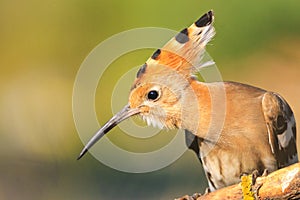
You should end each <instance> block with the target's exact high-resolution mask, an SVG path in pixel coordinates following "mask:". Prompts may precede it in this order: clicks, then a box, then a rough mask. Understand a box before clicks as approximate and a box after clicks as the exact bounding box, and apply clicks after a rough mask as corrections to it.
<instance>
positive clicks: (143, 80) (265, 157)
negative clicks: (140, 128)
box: [77, 10, 298, 191]
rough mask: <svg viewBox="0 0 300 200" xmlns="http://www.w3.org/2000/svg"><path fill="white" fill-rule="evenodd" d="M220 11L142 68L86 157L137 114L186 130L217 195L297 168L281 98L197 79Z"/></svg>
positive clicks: (291, 126)
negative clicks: (246, 176) (248, 178)
mask: <svg viewBox="0 0 300 200" xmlns="http://www.w3.org/2000/svg"><path fill="white" fill-rule="evenodd" d="M213 22H214V13H213V11H212V10H210V11H208V12H207V13H205V14H204V15H203V16H201V17H200V18H199V19H198V20H196V21H195V22H194V23H193V24H192V25H191V26H189V27H187V28H184V29H183V30H181V31H180V32H179V33H178V34H177V35H175V36H174V37H173V38H171V40H170V41H169V42H167V43H166V44H165V45H164V46H163V47H162V48H160V49H157V50H156V51H155V52H154V53H153V54H152V56H151V57H150V58H149V59H148V60H147V61H146V62H145V64H143V65H142V66H141V67H140V68H139V70H138V72H137V74H136V78H135V80H134V82H133V84H132V87H131V89H130V92H129V98H128V104H127V105H125V106H124V108H123V109H122V110H121V111H119V112H118V113H117V114H115V115H114V116H113V117H112V118H111V119H110V120H109V121H108V122H106V123H105V124H104V125H103V126H102V127H101V128H100V129H99V130H98V131H97V132H96V134H95V135H94V136H93V137H92V138H91V139H90V141H89V142H88V143H87V144H86V146H85V147H84V148H83V150H82V151H81V153H80V155H79V157H78V158H77V159H80V158H81V157H82V156H83V155H85V154H86V153H87V152H88V150H89V149H90V148H91V147H92V146H93V145H94V144H95V143H96V142H97V141H98V140H99V139H100V138H102V137H103V136H104V135H105V134H106V133H108V132H109V131H110V130H111V129H112V128H114V127H115V126H117V125H118V124H119V123H120V122H122V121H124V120H125V119H127V118H129V117H131V116H136V115H138V116H140V117H141V118H142V119H143V120H145V121H146V122H147V124H148V125H153V126H157V127H159V128H166V129H183V130H184V131H185V139H186V144H187V147H188V148H189V149H191V150H192V151H194V152H195V153H196V155H197V157H198V158H199V160H200V162H201V163H202V166H203V169H204V172H205V176H206V178H207V182H208V186H209V189H210V191H214V190H217V189H220V188H223V187H226V186H229V185H232V184H236V183H238V182H239V181H240V176H241V174H243V173H252V172H253V171H254V170H257V171H258V172H259V173H261V174H262V173H263V171H265V170H268V172H272V171H275V170H277V169H279V168H283V167H285V166H288V165H291V164H293V163H296V162H298V156H297V149H296V122H295V118H294V114H293V111H292V109H291V107H290V106H289V104H288V103H287V102H286V100H285V99H284V98H283V97H282V96H280V95H279V94H277V93H275V92H272V91H267V90H264V89H261V88H258V87H255V86H250V85H247V84H243V83H238V82H232V81H217V82H203V81H200V80H199V79H198V77H197V73H198V72H199V71H200V70H201V69H203V68H205V67H207V66H209V65H213V64H214V61H212V60H210V61H204V59H203V57H204V54H205V47H206V45H207V44H208V42H209V41H210V40H211V39H212V38H213V37H214V35H215V28H214V26H213Z"/></svg>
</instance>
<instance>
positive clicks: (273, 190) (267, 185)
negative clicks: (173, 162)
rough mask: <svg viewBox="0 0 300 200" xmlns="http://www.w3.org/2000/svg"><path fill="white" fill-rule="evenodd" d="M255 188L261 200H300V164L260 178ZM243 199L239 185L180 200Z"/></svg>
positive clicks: (180, 199)
mask: <svg viewBox="0 0 300 200" xmlns="http://www.w3.org/2000/svg"><path fill="white" fill-rule="evenodd" d="M253 187H258V188H259V189H258V190H257V192H256V194H257V196H258V197H259V199H300V163H296V164H294V165H291V166H288V167H285V168H282V169H279V170H277V171H275V172H272V173H271V174H269V175H268V176H265V177H258V178H257V179H256V182H255V185H254V186H253ZM242 198H243V193H242V187H241V184H240V183H239V184H236V185H232V186H229V187H226V188H222V189H219V190H217V191H214V192H211V193H208V194H205V195H201V196H198V197H195V196H194V198H193V197H190V196H188V195H186V196H184V197H181V198H179V199H178V200H189V199H196V200H204V199H205V200H223V199H242Z"/></svg>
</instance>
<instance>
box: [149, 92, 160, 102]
mask: <svg viewBox="0 0 300 200" xmlns="http://www.w3.org/2000/svg"><path fill="white" fill-rule="evenodd" d="M158 96H159V95H158V92H157V91H156V90H151V91H150V92H149V93H148V95H147V97H148V99H149V100H156V99H157V98H158Z"/></svg>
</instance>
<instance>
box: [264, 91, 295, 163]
mask: <svg viewBox="0 0 300 200" xmlns="http://www.w3.org/2000/svg"><path fill="white" fill-rule="evenodd" d="M262 108H263V113H264V116H265V120H266V124H267V128H268V135H269V144H270V146H271V150H272V152H273V154H274V156H275V158H276V160H277V163H278V167H279V168H281V167H285V166H288V165H290V164H293V163H295V162H298V156H297V149H296V122H295V118H294V114H293V111H292V110H291V108H290V106H289V105H288V104H287V102H286V101H285V100H284V99H283V98H282V97H281V96H280V95H278V94H276V93H272V92H267V93H265V95H264V96H263V99H262Z"/></svg>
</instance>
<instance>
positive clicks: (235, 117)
mask: <svg viewBox="0 0 300 200" xmlns="http://www.w3.org/2000/svg"><path fill="white" fill-rule="evenodd" d="M197 85H201V86H195V87H196V88H197V94H199V96H198V98H199V99H201V98H203V100H202V101H199V107H201V106H202V105H205V106H204V107H205V108H206V109H207V108H208V111H207V112H208V113H207V116H202V117H203V118H205V119H210V122H207V121H204V122H203V123H202V124H201V123H200V126H199V130H197V132H196V133H192V134H193V135H197V137H196V138H193V137H187V138H190V139H188V141H187V143H188V144H191V143H192V142H193V140H194V139H195V142H196V143H197V144H196V145H197V146H195V144H194V146H191V149H193V150H194V151H195V152H196V153H197V154H198V156H199V158H200V159H201V161H202V164H203V167H204V170H205V174H206V176H207V179H208V182H209V186H210V189H211V190H215V189H218V188H221V187H224V186H228V185H232V184H234V183H237V182H239V178H240V175H241V174H242V173H251V172H253V171H254V170H258V171H259V172H260V173H262V172H263V171H264V170H265V169H267V170H268V171H269V172H272V171H274V170H276V169H278V168H281V167H284V166H288V165H290V164H292V163H295V162H297V151H296V143H295V138H296V128H295V120H294V116H293V113H292V111H291V109H290V107H289V106H288V104H287V103H286V102H285V101H284V100H283V99H282V97H280V96H279V95H278V94H276V93H273V92H267V91H265V90H262V89H259V88H256V87H253V86H249V85H245V84H241V83H235V82H218V83H197ZM203 88H205V89H203ZM206 88H210V89H206ZM218 88H221V89H218ZM223 89H224V91H225V101H223V100H224V99H223V98H221V99H219V100H220V101H221V102H217V101H218V100H217V101H216V102H215V104H217V105H216V106H218V105H220V104H224V107H223V109H221V111H220V110H218V109H216V110H215V112H216V113H215V114H212V113H211V111H212V110H214V109H211V106H210V105H211V101H208V100H209V99H211V98H209V97H207V96H206V95H205V92H208V91H210V92H209V94H211V93H212V92H214V91H215V92H214V93H215V95H216V96H218V95H217V93H218V92H220V91H221V93H222V94H221V95H219V96H223V92H224V91H223ZM209 94H208V95H209ZM216 98H217V97H216ZM222 110H223V111H225V115H224V116H221V117H220V118H221V119H214V117H211V116H216V118H218V117H219V116H218V113H220V112H222ZM204 113H206V112H204ZM223 117H224V118H223ZM222 118H223V124H222V125H221V126H222V130H221V132H218V131H216V130H214V127H213V126H214V125H212V124H214V123H216V122H214V121H217V122H221V123H222ZM199 121H200V122H201V119H199ZM219 126H220V125H219ZM186 134H191V132H190V131H187V132H186ZM280 137H284V138H289V140H288V141H284V140H282V139H281V138H280ZM189 146H190V145H189ZM273 149H276V151H275V150H273ZM199 150H200V151H199Z"/></svg>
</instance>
